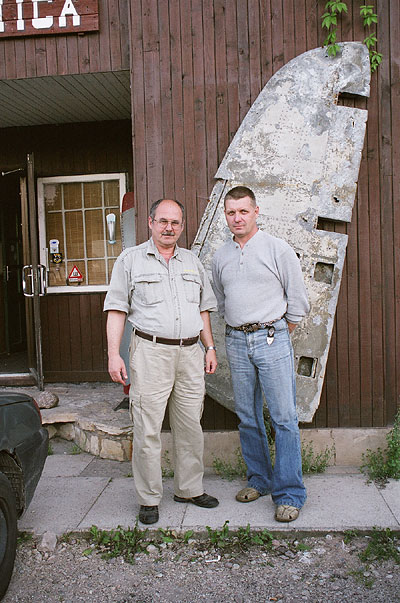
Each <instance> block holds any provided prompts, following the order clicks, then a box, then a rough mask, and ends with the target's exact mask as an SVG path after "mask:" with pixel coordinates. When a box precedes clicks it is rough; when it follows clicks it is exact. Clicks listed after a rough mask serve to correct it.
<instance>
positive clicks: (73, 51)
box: [66, 36, 79, 73]
mask: <svg viewBox="0 0 400 603" xmlns="http://www.w3.org/2000/svg"><path fill="white" fill-rule="evenodd" d="M66 38H67V56H68V59H67V60H68V73H79V54H78V36H66Z"/></svg>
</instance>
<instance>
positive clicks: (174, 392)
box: [129, 334, 205, 506]
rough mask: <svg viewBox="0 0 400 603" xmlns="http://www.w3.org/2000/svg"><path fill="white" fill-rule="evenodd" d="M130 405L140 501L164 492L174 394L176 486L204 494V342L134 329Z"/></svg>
mask: <svg viewBox="0 0 400 603" xmlns="http://www.w3.org/2000/svg"><path fill="white" fill-rule="evenodd" d="M129 364H130V373H131V387H130V411H131V417H132V421H133V457H132V468H133V476H134V479H135V487H136V492H137V497H138V502H139V504H141V505H149V506H151V505H158V504H159V502H160V500H161V497H162V493H163V487H162V475H161V426H162V422H163V418H164V415H165V409H166V406H167V402H168V400H169V420H170V425H171V432H172V441H173V451H172V453H173V459H174V492H175V494H176V495H178V496H181V497H184V498H189V497H192V496H199V495H200V494H203V491H204V490H203V473H204V467H203V448H204V439H203V432H202V429H201V425H200V419H201V415H202V413H203V403H204V393H205V385H204V354H203V351H202V349H201V347H200V346H199V344H197V343H196V344H194V345H191V346H186V347H183V346H182V347H180V346H172V345H164V344H160V343H153V342H152V341H147V340H146V339H142V338H141V337H138V336H137V335H135V334H132V340H131V351H130V361H129Z"/></svg>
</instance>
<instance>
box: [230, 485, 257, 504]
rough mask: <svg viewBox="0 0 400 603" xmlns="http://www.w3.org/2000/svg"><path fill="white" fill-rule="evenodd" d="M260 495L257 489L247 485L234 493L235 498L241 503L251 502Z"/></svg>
mask: <svg viewBox="0 0 400 603" xmlns="http://www.w3.org/2000/svg"><path fill="white" fill-rule="evenodd" d="M260 496H261V494H260V493H259V491H258V490H256V489H255V488H252V487H251V486H248V487H247V488H243V490H240V492H238V493H237V494H236V500H238V501H239V502H243V503H246V502H252V501H253V500H257V498H260Z"/></svg>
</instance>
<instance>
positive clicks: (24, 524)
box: [18, 477, 109, 535]
mask: <svg viewBox="0 0 400 603" xmlns="http://www.w3.org/2000/svg"><path fill="white" fill-rule="evenodd" d="M108 482H109V478H107V477H42V478H41V479H40V482H39V484H38V487H37V489H36V492H35V495H34V497H33V499H32V502H31V504H30V506H29V508H28V510H27V511H26V513H25V514H24V515H23V517H22V518H21V519H20V521H19V522H18V528H19V530H22V531H24V530H28V531H32V532H33V533H34V534H35V535H41V534H43V533H44V532H46V531H50V532H54V533H55V534H63V533H65V532H70V531H73V530H76V529H77V527H78V525H79V523H80V522H81V521H82V520H83V518H84V517H85V516H86V514H87V513H88V511H89V510H90V509H91V507H92V506H93V504H94V503H95V501H96V500H97V499H98V497H99V496H100V495H101V493H102V492H103V490H104V488H105V487H106V486H107V484H108Z"/></svg>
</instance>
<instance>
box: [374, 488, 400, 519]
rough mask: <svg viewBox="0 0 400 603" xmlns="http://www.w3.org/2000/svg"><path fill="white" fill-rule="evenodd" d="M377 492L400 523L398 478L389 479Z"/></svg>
mask: <svg viewBox="0 0 400 603" xmlns="http://www.w3.org/2000/svg"><path fill="white" fill-rule="evenodd" d="M379 493H380V495H381V496H382V498H383V499H384V501H385V502H386V504H387V505H388V506H389V507H390V510H391V512H392V513H393V515H394V517H395V518H396V521H397V522H398V523H399V525H400V480H399V481H395V480H394V479H390V480H389V483H388V484H386V486H385V488H381V489H380V490H379Z"/></svg>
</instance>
